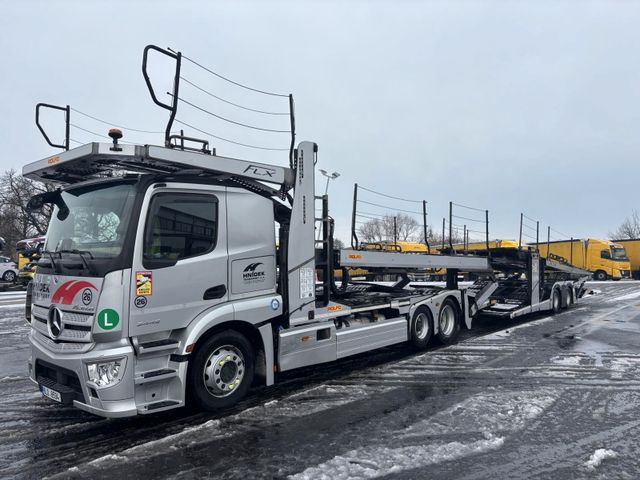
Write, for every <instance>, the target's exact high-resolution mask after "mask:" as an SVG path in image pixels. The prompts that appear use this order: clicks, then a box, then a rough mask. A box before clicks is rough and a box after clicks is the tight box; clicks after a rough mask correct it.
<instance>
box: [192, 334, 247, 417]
mask: <svg viewBox="0 0 640 480" xmlns="http://www.w3.org/2000/svg"><path fill="white" fill-rule="evenodd" d="M253 372H254V355H253V350H252V347H251V343H250V342H249V340H247V338H245V336H244V335H242V334H240V333H238V332H236V331H235V330H225V331H223V332H220V333H216V334H215V335H213V336H211V337H210V338H208V339H207V340H205V342H204V343H203V344H202V345H200V347H199V348H198V349H197V350H196V353H195V354H194V356H193V360H191V362H190V365H189V373H188V376H187V382H188V387H189V391H190V394H191V397H192V398H193V400H194V401H195V403H196V404H197V405H198V406H200V407H201V408H203V409H205V410H217V409H221V408H226V407H229V406H231V405H233V404H235V403H237V402H238V401H240V400H241V399H242V398H243V397H244V396H245V395H246V393H247V391H248V390H249V387H250V386H251V383H252V382H253Z"/></svg>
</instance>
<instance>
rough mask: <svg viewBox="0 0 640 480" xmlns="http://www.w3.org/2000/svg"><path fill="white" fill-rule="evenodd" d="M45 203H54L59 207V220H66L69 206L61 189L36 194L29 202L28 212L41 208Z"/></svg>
mask: <svg viewBox="0 0 640 480" xmlns="http://www.w3.org/2000/svg"><path fill="white" fill-rule="evenodd" d="M45 203H53V204H54V205H56V206H57V207H58V215H57V217H58V220H64V219H65V218H67V217H68V216H69V207H67V204H66V203H64V200H63V199H62V195H60V190H56V191H54V192H45V193H39V194H38V195H34V196H33V197H31V198H30V199H29V201H28V202H27V212H35V211H38V210H41V209H42V207H43V206H44V204H45Z"/></svg>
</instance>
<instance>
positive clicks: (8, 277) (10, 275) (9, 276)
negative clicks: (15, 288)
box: [2, 270, 18, 283]
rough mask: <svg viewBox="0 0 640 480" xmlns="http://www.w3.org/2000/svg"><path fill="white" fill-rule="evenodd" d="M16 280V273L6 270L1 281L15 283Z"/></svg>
mask: <svg viewBox="0 0 640 480" xmlns="http://www.w3.org/2000/svg"><path fill="white" fill-rule="evenodd" d="M16 278H18V275H17V274H16V272H14V271H13V270H7V271H6V272H4V274H3V275H2V280H4V281H5V282H11V283H13V282H15V281H16Z"/></svg>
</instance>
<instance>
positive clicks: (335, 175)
mask: <svg viewBox="0 0 640 480" xmlns="http://www.w3.org/2000/svg"><path fill="white" fill-rule="evenodd" d="M318 171H319V172H320V173H321V174H322V175H324V176H325V177H327V183H326V184H325V186H324V194H325V195H326V194H327V192H328V191H329V180H335V179H336V178H338V177H339V176H340V174H339V173H338V172H333V173H329V172H327V171H326V170H323V169H322V168H321V169H319V170H318ZM323 221H324V219H323ZM321 225H322V224H321ZM322 227H323V228H324V225H322ZM321 232H322V230H321V229H320V228H319V229H318V240H320V233H321Z"/></svg>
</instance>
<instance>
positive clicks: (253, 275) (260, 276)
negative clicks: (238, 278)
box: [242, 262, 265, 282]
mask: <svg viewBox="0 0 640 480" xmlns="http://www.w3.org/2000/svg"><path fill="white" fill-rule="evenodd" d="M260 265H262V262H256V263H251V264H249V265H247V266H246V267H244V271H243V272H242V280H244V281H245V282H256V281H257V282H259V281H262V280H264V275H265V273H264V270H260V271H256V269H257V268H258V267H259V266H260Z"/></svg>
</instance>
